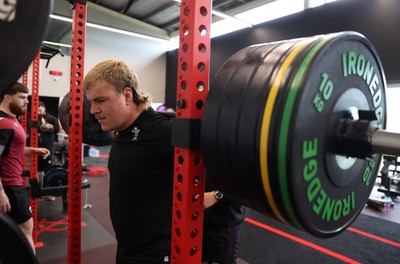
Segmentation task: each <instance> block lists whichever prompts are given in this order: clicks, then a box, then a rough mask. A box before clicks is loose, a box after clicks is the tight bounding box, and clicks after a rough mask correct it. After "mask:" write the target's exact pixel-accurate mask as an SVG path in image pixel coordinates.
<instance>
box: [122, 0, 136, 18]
mask: <svg viewBox="0 0 400 264" xmlns="http://www.w3.org/2000/svg"><path fill="white" fill-rule="evenodd" d="M133 2H135V0H128V1H126V3H125V6H124V8H122V10H121V14H124V15H126V13H128V11H129V9H130V8H131V6H132V4H133Z"/></svg>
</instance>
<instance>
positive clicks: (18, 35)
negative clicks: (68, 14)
mask: <svg viewBox="0 0 400 264" xmlns="http://www.w3.org/2000/svg"><path fill="white" fill-rule="evenodd" d="M52 4H53V1H50V0H40V1H31V0H19V1H2V5H1V8H0V34H1V36H2V38H1V52H0V92H1V93H3V92H4V91H5V90H6V89H8V88H9V87H10V86H11V85H12V84H13V83H14V82H16V81H17V80H18V78H19V77H20V76H21V75H22V73H23V72H24V71H25V70H26V69H27V68H28V66H29V64H30V63H31V62H32V60H33V58H34V57H35V56H36V55H37V54H38V52H39V50H40V45H41V44H42V40H43V37H44V35H45V33H46V30H47V28H48V21H49V15H50V12H51V10H52ZM3 90H4V91H3Z"/></svg>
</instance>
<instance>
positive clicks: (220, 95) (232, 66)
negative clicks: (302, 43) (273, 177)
mask: <svg viewBox="0 0 400 264" xmlns="http://www.w3.org/2000/svg"><path fill="white" fill-rule="evenodd" d="M251 50H252V49H250V50H249V49H245V50H240V51H238V52H237V53H235V54H234V55H233V56H232V57H231V58H230V59H229V60H227V61H226V62H225V63H224V65H222V67H221V68H220V69H219V71H218V72H217V74H216V76H215V78H214V79H213V81H212V83H211V85H210V90H209V92H208V95H207V99H206V101H205V105H204V111H203V116H202V121H201V151H202V154H203V158H204V162H205V165H206V168H207V175H208V177H210V178H211V181H212V182H213V184H214V185H215V186H217V187H219V189H221V190H226V191H228V192H231V191H230V188H234V189H236V191H238V192H239V194H237V195H235V196H237V197H240V196H243V195H242V194H241V191H240V190H238V188H236V187H233V186H234V184H235V182H234V181H232V179H229V178H230V177H231V178H232V175H229V173H228V172H230V167H231V165H230V164H229V163H228V164H222V163H221V160H220V156H221V154H220V153H221V150H220V147H219V146H218V144H217V142H218V140H219V138H220V135H219V131H218V127H219V123H220V120H221V119H223V118H225V117H224V116H221V111H220V107H221V104H222V102H223V101H224V98H225V96H226V94H227V93H228V92H229V87H226V84H227V83H228V82H229V80H230V79H231V78H232V77H233V76H234V74H235V72H236V69H237V67H238V66H239V65H240V64H241V63H242V61H243V59H244V58H245V57H246V56H247V54H248V53H249V52H251ZM222 167H224V168H228V171H225V170H224V169H221V168H222ZM227 183H229V184H227Z"/></svg>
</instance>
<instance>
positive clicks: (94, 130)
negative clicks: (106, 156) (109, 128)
mask: <svg viewBox="0 0 400 264" xmlns="http://www.w3.org/2000/svg"><path fill="white" fill-rule="evenodd" d="M69 101H70V92H68V93H67V94H66V95H65V96H64V98H63V100H62V101H61V104H60V106H59V108H58V118H59V120H60V124H61V126H62V128H63V129H64V131H65V132H66V133H68V132H69V125H70V120H71V115H70V113H69V110H70V105H69ZM83 104H84V105H83V109H84V110H83V125H82V129H83V131H82V141H83V143H86V144H89V145H93V146H106V145H110V144H111V143H112V140H113V138H112V136H111V134H110V133H108V132H105V131H103V130H101V126H100V124H99V122H98V121H97V119H96V118H95V117H94V115H92V114H91V113H90V107H91V103H90V101H89V100H87V97H86V94H84V99H83Z"/></svg>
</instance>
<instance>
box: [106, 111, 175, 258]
mask: <svg viewBox="0 0 400 264" xmlns="http://www.w3.org/2000/svg"><path fill="white" fill-rule="evenodd" d="M173 158H174V149H173V146H172V145H171V121H170V120H169V119H168V118H166V117H164V116H162V115H160V114H158V113H157V112H155V111H154V110H153V109H149V110H147V111H144V112H142V113H141V114H140V115H139V117H138V118H137V119H136V120H135V121H134V122H133V123H132V125H131V126H130V127H128V128H127V129H126V130H124V131H118V132H117V133H116V135H115V138H114V142H113V145H112V148H111V151H110V156H109V160H108V168H109V171H110V193H109V195H110V215H111V220H112V224H113V227H114V230H115V234H116V238H117V241H118V252H117V260H120V261H121V262H122V261H124V262H123V263H148V262H150V263H164V262H169V255H170V251H171V243H170V242H171V218H172V215H171V211H172V186H173V167H174V160H173Z"/></svg>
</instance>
